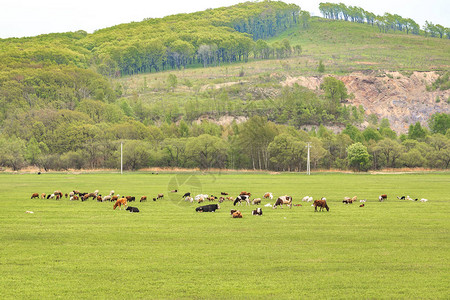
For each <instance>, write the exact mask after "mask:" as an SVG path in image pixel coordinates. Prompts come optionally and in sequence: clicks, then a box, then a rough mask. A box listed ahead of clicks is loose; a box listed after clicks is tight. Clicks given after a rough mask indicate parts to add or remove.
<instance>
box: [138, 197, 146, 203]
mask: <svg viewBox="0 0 450 300" xmlns="http://www.w3.org/2000/svg"><path fill="white" fill-rule="evenodd" d="M144 201H147V196H142V197H141V200H139V202H144Z"/></svg>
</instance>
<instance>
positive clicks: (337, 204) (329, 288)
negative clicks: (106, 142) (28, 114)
mask: <svg viewBox="0 0 450 300" xmlns="http://www.w3.org/2000/svg"><path fill="white" fill-rule="evenodd" d="M449 183H450V173H417V174H401V175H400V174H376V175H375V174H337V173H320V174H313V175H311V176H305V175H304V174H269V173H261V174H259V173H239V172H233V173H200V172H198V173H176V174H169V173H160V174H158V175H156V174H151V173H125V174H123V175H120V174H116V173H95V174H94V173H89V174H70V173H48V174H42V175H36V174H22V175H20V174H5V173H3V174H0V199H1V203H2V210H1V211H0V226H1V230H0V241H1V247H0V274H1V278H2V280H1V281H0V295H1V298H2V299H12V298H14V299H17V298H19V299H20V298H31V299H40V298H53V299H54V298H60V299H61V298H63V299H68V298H96V299H98V298H102V299H131V298H145V299H148V298H159V299H183V298H189V299H192V298H201V299H234V298H247V299H255V298H259V299H267V298H269V299H289V298H292V299H311V298H346V299H348V298H359V299H361V298H365V299H369V298H371V299H380V298H391V299H392V298H395V299H398V298H403V299H414V298H427V299H430V298H432V299H438V298H441V299H444V298H447V299H448V296H449V293H448V292H449V290H448V287H449V286H450V276H449V275H450V270H449V258H450V251H449V250H450V249H449V248H450V247H449V241H450V239H449V229H450V218H449V215H450V214H449V213H450V196H449V191H450V188H449V187H450V185H449ZM57 189H60V190H61V191H63V192H69V191H71V190H73V189H79V190H81V191H86V192H91V191H94V190H95V189H98V190H100V193H103V194H108V193H109V191H110V190H111V189H113V190H115V192H116V193H119V194H120V195H133V196H136V198H138V197H140V196H141V195H147V197H149V198H150V199H149V201H148V202H143V203H139V202H136V203H131V205H132V206H137V207H138V208H139V209H140V211H141V212H140V213H138V214H131V213H128V212H126V211H123V210H122V211H120V210H113V209H112V206H113V204H112V203H110V202H106V203H98V202H96V201H93V200H89V201H86V202H79V201H73V202H71V201H69V200H68V199H65V198H63V199H61V200H59V201H56V200H42V199H33V200H31V199H30V196H31V194H32V193H35V192H37V193H43V192H45V193H51V192H53V191H54V190H57ZM174 189H178V191H179V192H178V193H176V194H175V193H169V192H168V191H170V190H174ZM241 190H246V191H250V192H252V194H253V195H254V196H255V197H261V196H262V194H263V193H264V192H267V191H270V192H273V193H274V195H284V194H288V195H292V196H293V198H294V203H301V198H302V197H303V196H306V195H311V196H314V198H315V199H317V198H319V197H322V196H325V197H327V199H328V203H329V206H330V211H329V212H316V213H315V212H314V209H313V207H311V204H310V203H302V205H303V206H301V207H293V208H292V209H288V208H283V209H276V210H274V209H272V208H267V207H263V206H261V207H262V208H263V216H261V217H257V216H252V215H251V210H252V209H254V208H255V206H252V207H248V206H247V207H246V206H243V207H241V208H240V209H241V211H242V212H243V215H244V217H243V218H242V219H232V218H231V217H230V214H229V210H230V209H231V208H232V207H233V205H232V202H224V203H222V204H221V209H220V210H218V211H217V212H215V213H196V212H195V210H194V208H195V207H197V205H198V204H190V203H186V202H184V201H182V200H181V195H182V194H183V193H184V192H187V191H190V192H192V193H193V194H194V193H200V192H202V193H208V194H214V195H219V194H220V192H221V191H226V192H229V193H230V195H233V196H236V195H237V194H238V193H239V192H240V191H241ZM158 193H164V194H165V197H164V199H163V200H158V201H156V202H154V201H152V200H151V198H153V197H155V196H156V194H158ZM382 193H386V194H388V200H387V201H386V202H383V203H380V202H378V200H377V197H378V195H380V194H382ZM253 195H252V196H253ZM354 195H357V196H358V197H359V199H363V198H365V199H367V202H366V205H365V207H359V204H360V203H359V202H357V203H356V204H352V205H344V204H343V203H342V202H341V201H342V199H343V197H344V196H350V197H352V196H354ZM400 195H410V196H411V197H418V198H422V197H423V198H427V199H428V200H429V201H428V202H427V203H420V202H412V201H405V200H398V199H396V197H395V196H400ZM267 202H270V203H272V204H273V200H272V201H263V204H266V203H267ZM26 211H33V212H34V213H33V214H29V213H26Z"/></svg>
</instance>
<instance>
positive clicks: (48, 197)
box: [47, 194, 55, 199]
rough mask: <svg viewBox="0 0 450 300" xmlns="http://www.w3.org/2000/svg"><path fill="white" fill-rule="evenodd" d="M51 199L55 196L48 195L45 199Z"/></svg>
mask: <svg viewBox="0 0 450 300" xmlns="http://www.w3.org/2000/svg"><path fill="white" fill-rule="evenodd" d="M53 198H55V194H50V195H48V196H47V199H53Z"/></svg>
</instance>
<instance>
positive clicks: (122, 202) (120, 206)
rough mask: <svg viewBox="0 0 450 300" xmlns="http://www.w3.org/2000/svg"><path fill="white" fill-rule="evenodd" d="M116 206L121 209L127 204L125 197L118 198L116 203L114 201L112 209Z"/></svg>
mask: <svg viewBox="0 0 450 300" xmlns="http://www.w3.org/2000/svg"><path fill="white" fill-rule="evenodd" d="M117 206H118V207H119V208H120V209H122V206H124V207H125V206H128V203H127V198H120V199H119V200H117V201H116V203H114V206H113V209H116V207H117Z"/></svg>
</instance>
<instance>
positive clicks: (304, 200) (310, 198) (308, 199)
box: [302, 196, 313, 202]
mask: <svg viewBox="0 0 450 300" xmlns="http://www.w3.org/2000/svg"><path fill="white" fill-rule="evenodd" d="M302 201H303V202H311V201H313V197H310V196H305V197H303V198H302Z"/></svg>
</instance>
